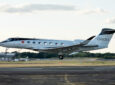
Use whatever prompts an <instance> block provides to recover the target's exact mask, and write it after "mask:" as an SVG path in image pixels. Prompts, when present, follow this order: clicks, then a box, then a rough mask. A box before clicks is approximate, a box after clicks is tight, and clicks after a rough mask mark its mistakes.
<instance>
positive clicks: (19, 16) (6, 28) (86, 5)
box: [0, 0, 115, 53]
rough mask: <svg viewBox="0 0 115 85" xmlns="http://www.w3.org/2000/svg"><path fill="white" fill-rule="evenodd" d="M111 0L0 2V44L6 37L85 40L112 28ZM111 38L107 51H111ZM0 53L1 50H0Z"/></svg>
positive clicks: (114, 22)
mask: <svg viewBox="0 0 115 85" xmlns="http://www.w3.org/2000/svg"><path fill="white" fill-rule="evenodd" d="M114 3H115V0H0V41H2V40H5V39H7V38H10V37H29V38H44V39H59V40H60V39H61V40H74V39H87V38H89V37H90V36H92V35H98V34H99V32H100V31H101V29H102V28H113V29H115V5H114ZM114 43H115V35H114V36H113V38H112V40H111V42H110V44H109V48H107V49H103V50H98V51H92V52H102V53H104V52H115V45H114ZM0 49H1V51H3V50H4V49H3V48H0Z"/></svg>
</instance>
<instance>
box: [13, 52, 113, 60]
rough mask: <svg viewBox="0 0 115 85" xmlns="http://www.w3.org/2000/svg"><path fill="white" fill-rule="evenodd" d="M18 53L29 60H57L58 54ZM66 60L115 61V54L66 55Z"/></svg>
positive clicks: (82, 53)
mask: <svg viewBox="0 0 115 85" xmlns="http://www.w3.org/2000/svg"><path fill="white" fill-rule="evenodd" d="M15 53H16V57H22V58H24V57H29V58H39V59H46V58H57V57H58V55H57V54H50V53H32V52H22V53H18V52H15ZM64 57H65V58H68V57H69V58H78V57H80V58H84V57H90V58H104V59H115V53H90V52H79V53H76V54H74V55H65V56H64Z"/></svg>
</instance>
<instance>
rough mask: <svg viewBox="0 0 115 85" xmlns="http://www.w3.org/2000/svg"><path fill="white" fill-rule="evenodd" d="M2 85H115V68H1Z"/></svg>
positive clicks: (0, 79)
mask: <svg viewBox="0 0 115 85" xmlns="http://www.w3.org/2000/svg"><path fill="white" fill-rule="evenodd" d="M0 85H115V66H89V67H88V66H73V67H69V66H67V67H61V66H58V67H23V68H0Z"/></svg>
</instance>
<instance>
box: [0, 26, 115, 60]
mask: <svg viewBox="0 0 115 85" xmlns="http://www.w3.org/2000/svg"><path fill="white" fill-rule="evenodd" d="M114 33H115V29H110V28H103V29H102V31H101V33H100V34H99V35H97V36H92V37H90V38H88V39H87V40H73V41H70V40H53V39H36V38H9V39H7V40H5V41H2V42H0V46H2V47H6V48H21V49H30V50H34V51H39V52H48V53H57V54H58V55H59V59H63V58H64V55H65V54H72V53H74V52H81V51H91V50H98V49H103V48H107V47H108V44H109V42H110V40H111V38H112V36H113V34H114Z"/></svg>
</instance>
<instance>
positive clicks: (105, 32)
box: [88, 28, 115, 48]
mask: <svg viewBox="0 0 115 85" xmlns="http://www.w3.org/2000/svg"><path fill="white" fill-rule="evenodd" d="M114 33H115V29H110V28H104V29H102V31H101V33H100V34H99V35H98V36H96V37H95V38H94V39H92V40H91V41H90V42H89V43H88V45H90V46H91V45H98V47H99V48H107V47H108V44H109V42H110V40H111V38H112V36H113V34H114Z"/></svg>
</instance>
